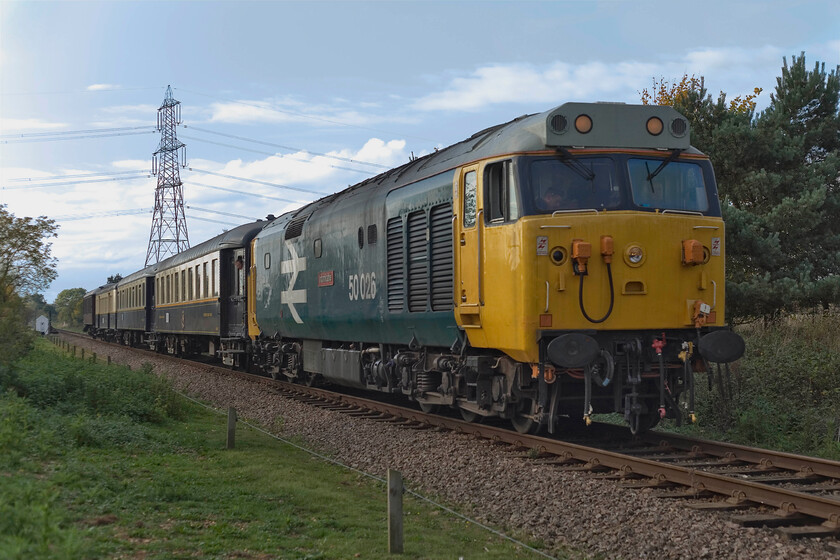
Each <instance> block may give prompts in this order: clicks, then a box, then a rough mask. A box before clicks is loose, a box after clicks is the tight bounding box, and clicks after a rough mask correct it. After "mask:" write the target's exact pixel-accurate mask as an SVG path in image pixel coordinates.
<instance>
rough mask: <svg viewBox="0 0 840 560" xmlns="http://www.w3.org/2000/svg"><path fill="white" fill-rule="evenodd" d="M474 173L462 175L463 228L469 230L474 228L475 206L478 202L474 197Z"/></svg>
mask: <svg viewBox="0 0 840 560" xmlns="http://www.w3.org/2000/svg"><path fill="white" fill-rule="evenodd" d="M476 188H477V181H476V173H475V171H469V172H467V173H466V174H465V175H464V227H465V228H471V227H474V226H475V216H476V205H477V204H478V200H477V197H476Z"/></svg>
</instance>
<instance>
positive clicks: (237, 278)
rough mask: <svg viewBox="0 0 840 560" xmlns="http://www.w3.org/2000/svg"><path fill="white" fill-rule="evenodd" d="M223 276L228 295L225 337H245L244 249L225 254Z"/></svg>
mask: <svg viewBox="0 0 840 560" xmlns="http://www.w3.org/2000/svg"><path fill="white" fill-rule="evenodd" d="M225 275H226V277H227V278H226V279H227V282H225V284H227V286H228V289H229V295H228V296H227V297H226V298H224V299H226V300H227V302H226V311H227V313H226V316H227V325H228V332H227V335H228V336H231V337H234V336H237V337H244V336H246V334H247V332H246V323H245V319H246V317H245V314H246V312H247V309H246V303H245V249H236V250H234V251H231V252H229V253H227V258H226V259H225Z"/></svg>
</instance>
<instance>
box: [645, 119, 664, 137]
mask: <svg viewBox="0 0 840 560" xmlns="http://www.w3.org/2000/svg"><path fill="white" fill-rule="evenodd" d="M664 128H665V125H663V124H662V119H660V118H659V117H651V118H649V119H648V121H647V131H648V132H649V133H650V134H651V135H652V136H659V135H660V134H662V130H663V129H664Z"/></svg>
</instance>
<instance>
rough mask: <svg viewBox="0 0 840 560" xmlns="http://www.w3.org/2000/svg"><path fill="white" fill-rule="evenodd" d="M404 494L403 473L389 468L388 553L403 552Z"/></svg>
mask: <svg viewBox="0 0 840 560" xmlns="http://www.w3.org/2000/svg"><path fill="white" fill-rule="evenodd" d="M402 495H403V484H402V474H400V472H399V471H395V470H392V469H388V554H402V552H403V500H402Z"/></svg>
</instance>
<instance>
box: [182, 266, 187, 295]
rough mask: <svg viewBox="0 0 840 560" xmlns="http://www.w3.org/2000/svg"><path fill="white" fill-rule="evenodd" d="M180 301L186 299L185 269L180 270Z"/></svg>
mask: <svg viewBox="0 0 840 560" xmlns="http://www.w3.org/2000/svg"><path fill="white" fill-rule="evenodd" d="M181 301H187V271H185V270H182V271H181Z"/></svg>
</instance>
